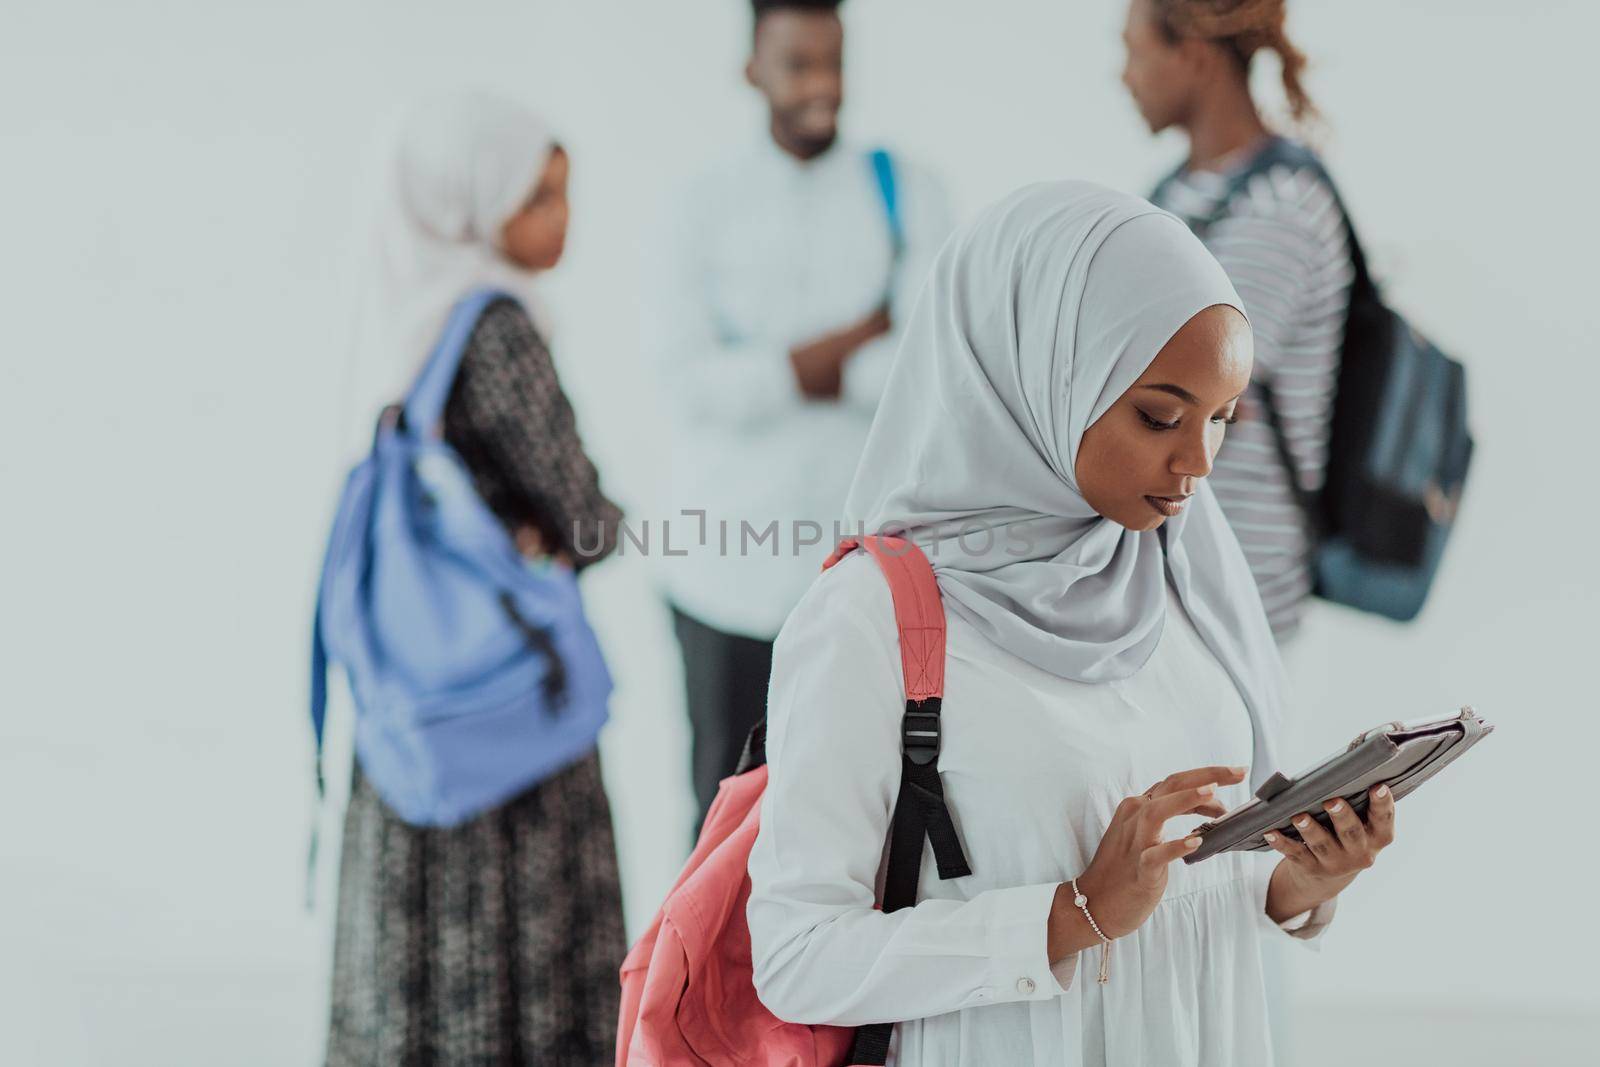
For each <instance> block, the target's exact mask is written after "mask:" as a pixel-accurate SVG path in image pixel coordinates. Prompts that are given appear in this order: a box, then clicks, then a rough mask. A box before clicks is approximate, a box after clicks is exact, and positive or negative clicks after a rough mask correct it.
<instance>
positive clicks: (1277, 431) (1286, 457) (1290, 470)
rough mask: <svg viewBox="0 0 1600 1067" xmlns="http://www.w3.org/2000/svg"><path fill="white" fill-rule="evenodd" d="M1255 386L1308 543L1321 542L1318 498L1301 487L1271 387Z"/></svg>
mask: <svg viewBox="0 0 1600 1067" xmlns="http://www.w3.org/2000/svg"><path fill="white" fill-rule="evenodd" d="M1254 384H1255V386H1256V389H1257V390H1258V391H1259V394H1260V397H1261V408H1262V410H1263V411H1265V412H1266V414H1267V427H1268V429H1270V430H1271V431H1272V443H1273V444H1274V445H1275V446H1277V449H1278V460H1279V462H1281V463H1282V464H1283V473H1284V476H1285V477H1286V478H1288V479H1289V491H1290V492H1291V493H1293V494H1294V502H1295V503H1296V504H1297V505H1299V507H1300V513H1301V514H1302V515H1304V516H1305V519H1306V525H1307V526H1308V527H1309V528H1310V531H1311V540H1312V541H1313V542H1315V541H1317V540H1319V539H1321V537H1322V534H1323V532H1324V531H1323V524H1322V501H1321V498H1320V496H1319V495H1318V494H1316V493H1313V492H1312V491H1311V490H1309V489H1307V488H1306V487H1305V486H1304V485H1302V484H1300V467H1299V465H1298V464H1296V463H1295V459H1294V453H1293V452H1291V451H1289V435H1288V434H1287V433H1286V432H1285V430H1284V426H1283V416H1282V415H1280V414H1279V413H1278V402H1277V399H1276V398H1275V397H1274V396H1273V393H1272V386H1270V385H1268V384H1267V383H1266V382H1256V383H1254Z"/></svg>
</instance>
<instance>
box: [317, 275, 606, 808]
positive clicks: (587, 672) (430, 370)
mask: <svg viewBox="0 0 1600 1067" xmlns="http://www.w3.org/2000/svg"><path fill="white" fill-rule="evenodd" d="M502 299H511V298H510V297H508V296H507V295H506V294H504V293H500V292H494V291H489V290H484V291H479V292H474V293H472V294H470V295H469V296H467V297H466V298H465V299H463V300H462V301H461V302H460V303H459V304H457V305H456V306H455V308H454V309H453V310H452V312H451V314H450V318H449V321H448V323H447V324H446V326H445V329H444V334H443V336H442V337H441V339H440V341H439V343H438V346H437V347H436V348H435V349H434V350H433V353H432V355H430V356H429V358H428V361H427V363H426V365H425V366H424V367H423V369H422V371H421V373H420V374H419V375H418V376H417V380H416V382H415V383H414V384H413V386H412V388H411V393H410V395H409V396H408V397H407V398H406V400H405V402H404V404H403V405H401V406H400V407H398V408H390V409H389V410H388V411H386V412H385V413H384V417H383V418H382V419H380V421H379V425H378V430H377V436H376V439H375V440H374V442H373V446H372V452H371V454H370V455H369V456H368V457H367V458H366V459H365V460H363V461H362V462H361V463H360V464H359V465H358V466H357V467H356V468H355V470H354V471H352V472H351V474H350V476H349V479H348V480H347V481H346V482H345V486H344V492H343V495H342V496H341V498H340V501H339V510H338V514H337V516H336V518H335V519H334V523H333V533H332V535H331V536H330V538H329V543H328V553H327V557H326V559H325V561H324V563H323V569H322V580H321V585H320V588H319V591H318V599H317V612H316V620H315V623H314V626H313V637H312V649H311V723H312V728H313V730H314V732H315V734H316V745H317V787H318V789H319V791H320V790H321V788H322V733H323V722H324V718H325V712H326V706H327V668H328V664H329V663H337V664H339V665H340V666H341V667H343V668H344V670H345V673H346V675H347V676H348V678H349V681H350V690H351V692H352V694H353V695H354V698H355V703H356V734H355V748H356V757H357V759H358V760H359V761H360V764H361V769H362V772H363V773H364V774H365V775H366V776H367V778H368V779H369V780H370V781H371V782H372V784H373V787H374V788H375V789H376V790H377V791H378V794H379V795H380V796H381V797H382V798H383V799H384V801H385V802H386V803H387V804H388V805H389V806H390V807H391V808H393V809H394V811H395V812H396V813H397V814H398V815H399V816H400V817H401V818H402V819H404V820H405V821H406V822H408V823H412V824H414V825H419V826H451V825H455V824H458V823H461V822H464V821H465V820H467V819H470V818H472V817H473V816H474V815H476V814H478V813H480V812H482V811H485V810H487V809H489V808H492V807H494V806H496V805H498V804H500V803H502V802H504V801H506V800H509V799H511V798H512V797H514V796H516V795H517V794H518V793H520V792H522V791H524V790H525V789H527V788H529V787H530V786H532V785H534V784H536V783H538V782H539V781H541V780H542V779H544V778H546V777H548V776H550V775H551V774H553V773H555V772H556V771H558V770H561V769H562V768H564V767H566V766H568V765H570V764H572V763H574V762H575V761H577V760H578V759H580V758H582V757H583V756H584V755H585V754H586V753H588V752H589V751H591V750H592V749H593V747H594V744H595V738H596V736H597V735H598V733H599V731H600V727H601V724H603V723H604V722H605V720H606V704H607V700H608V698H609V697H610V694H611V676H610V674H609V673H608V672H607V670H606V665H605V660H604V659H603V657H602V656H601V653H600V646H599V643H598V642H597V641H596V640H595V635H594V632H593V631H592V630H591V629H590V628H589V624H588V622H587V620H586V619H585V618H584V614H583V604H582V602H581V601H580V599H579V596H578V585H577V579H576V577H575V575H574V574H573V573H572V571H571V570H569V569H568V568H566V567H564V566H560V565H554V564H539V563H534V562H530V561H528V560H527V559H525V558H524V557H523V556H522V555H521V554H520V553H519V552H518V551H517V549H516V546H515V544H514V542H513V539H512V537H511V534H510V533H509V532H508V531H507V530H506V528H505V525H504V524H503V523H502V522H501V521H500V519H499V518H498V517H497V516H496V515H495V514H494V512H492V511H491V510H490V509H489V507H488V506H487V505H486V504H484V502H483V500H482V499H481V498H480V497H479V496H478V493H477V490H476V488H475V487H474V485H473V481H472V476H471V473H470V472H469V471H468V470H467V468H466V466H465V464H463V463H462V461H461V458H460V457H459V456H458V455H457V454H456V453H455V451H454V450H453V449H452V448H451V447H450V446H449V445H447V444H446V443H445V442H444V440H443V438H442V430H441V422H442V419H443V415H444V408H445V402H446V401H447V400H448V399H449V396H450V390H451V386H452V385H453V384H454V382H455V378H456V369H457V367H458V366H459V365H460V362H461V356H462V353H463V351H464V350H465V349H466V347H467V342H468V340H469V339H470V337H471V336H472V331H473V328H474V327H475V326H476V325H477V322H478V319H479V317H480V316H481V315H482V313H483V311H484V309H485V308H487V307H488V306H489V305H490V304H491V303H493V302H494V301H496V300H502Z"/></svg>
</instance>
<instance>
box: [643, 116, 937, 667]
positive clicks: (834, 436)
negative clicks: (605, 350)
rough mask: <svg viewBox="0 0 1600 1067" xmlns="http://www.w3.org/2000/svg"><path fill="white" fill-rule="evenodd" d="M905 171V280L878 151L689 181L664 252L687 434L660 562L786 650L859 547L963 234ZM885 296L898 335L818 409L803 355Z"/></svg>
mask: <svg viewBox="0 0 1600 1067" xmlns="http://www.w3.org/2000/svg"><path fill="white" fill-rule="evenodd" d="M892 158H893V160H894V171H895V179H896V188H897V199H898V203H899V210H900V218H901V222H902V226H903V232H904V238H905V246H904V247H905V251H904V254H903V256H902V258H901V261H900V263H899V266H898V269H895V270H891V266H892V264H893V243H892V240H891V236H890V229H889V224H888V216H887V212H886V209H885V205H884V199H883V195H882V192H881V190H880V187H879V184H878V180H877V177H876V175H875V174H874V171H873V168H872V163H871V159H870V149H867V148H863V147H861V146H857V145H851V144H848V143H840V144H836V145H835V146H834V147H833V148H831V149H829V150H828V151H827V152H826V153H824V154H823V155H821V156H819V157H817V158H815V159H813V160H810V161H808V162H801V161H799V160H797V159H795V158H794V157H792V156H790V155H788V154H787V153H785V152H784V151H782V150H781V149H780V148H778V147H777V146H776V145H775V144H774V143H773V142H772V141H771V140H770V138H766V139H763V141H762V143H760V144H759V145H757V146H755V147H753V148H751V149H747V150H745V151H743V152H741V153H739V154H738V155H736V156H735V157H733V158H731V159H729V160H727V161H725V162H722V163H720V164H718V165H715V166H713V167H711V168H709V169H708V170H706V171H705V172H703V173H702V174H701V175H700V176H698V177H697V178H695V179H694V180H693V181H692V182H691V183H689V185H688V187H687V189H686V190H685V191H684V192H683V193H682V194H681V195H679V196H678V197H676V198H675V199H674V200H673V201H672V204H671V208H670V211H669V216H668V218H667V219H666V220H664V225H663V227H662V229H663V233H662V234H661V235H660V236H659V237H658V239H657V240H656V242H655V243H654V245H653V246H652V247H651V248H650V249H649V250H648V254H647V258H646V270H645V274H644V279H643V280H644V291H645V298H644V304H643V307H642V309H641V312H642V315H641V319H642V327H643V333H644V346H645V350H646V352H647V354H648V355H649V357H650V359H651V362H652V364H653V365H654V367H655V369H656V371H657V373H658V374H659V375H660V376H661V383H662V396H663V403H664V404H665V406H666V407H667V408H668V409H669V426H670V427H671V443H670V475H669V478H668V484H667V485H666V487H665V492H664V493H663V494H662V499H661V503H660V506H659V507H658V508H657V509H656V510H655V511H654V512H653V514H652V517H653V518H655V519H656V522H653V523H652V524H651V525H652V526H654V527H656V529H654V530H652V531H651V536H652V538H653V540H652V542H651V543H650V545H649V552H650V554H651V555H652V556H653V557H654V558H655V561H656V564H657V573H658V574H659V576H660V579H661V582H662V585H663V586H664V588H665V591H666V593H667V596H668V597H669V598H670V599H671V600H672V601H673V603H674V604H676V605H677V606H678V607H679V608H680V609H682V610H683V611H685V612H687V613H688V614H689V615H691V616H693V617H695V618H696V619H698V620H700V621H701V622H704V623H706V624H708V625H710V626H713V627H715V628H717V629H720V630H724V631H726V632H729V633H735V634H740V635H744V636H748V637H756V638H761V639H766V640H770V639H771V638H773V637H774V636H775V635H776V634H777V632H778V629H779V628H780V627H781V626H782V624H783V620H784V619H785V617H786V616H787V615H788V613H789V611H790V609H792V608H793V607H794V605H795V604H796V603H798V602H799V600H800V597H801V595H802V594H803V593H804V592H805V590H806V588H807V587H808V586H809V585H810V583H811V580H812V578H814V577H815V576H816V574H817V571H818V570H819V568H820V567H821V565H822V561H823V560H824V559H825V558H826V557H827V555H828V553H829V551H831V549H832V546H833V541H834V537H835V534H836V533H848V532H851V531H849V530H846V529H844V528H843V527H842V525H841V524H842V511H843V505H844V500H845V496H846V493H847V492H848V490H849V487H850V481H851V478H852V476H853V475H854V473H855V468H856V461H857V459H858V458H859V456H860V453H861V449H862V446H863V444H864V443H865V440H866V435H867V429H868V427H869V426H870V425H871V423H872V417H873V413H874V411H875V410H876V408H877V403H878V398H879V396H880V395H881V394H882V392H883V386H884V382H885V380H886V379H887V377H888V373H889V367H890V364H891V362H892V361H893V359H894V358H895V356H896V351H897V349H898V346H899V339H900V329H899V327H901V326H902V325H903V324H904V323H905V322H906V321H907V320H908V318H909V317H910V314H911V307H912V303H913V302H914V301H915V299H916V297H917V295H918V294H919V293H920V291H921V289H922V282H923V279H924V278H925V277H926V275H927V273H928V269H929V267H930V266H931V264H932V260H933V257H934V255H935V254H936V253H937V251H938V249H939V247H940V246H941V245H942V244H943V242H944V239H945V237H946V236H947V235H948V232H949V229H950V216H949V209H948V204H947V201H946V199H945V195H944V191H943V189H942V188H941V187H940V186H939V184H938V183H937V182H936V181H935V180H934V179H933V178H932V177H931V175H929V174H928V173H926V172H925V171H922V170H921V169H920V168H918V167H916V166H915V165H914V164H911V163H908V162H907V161H906V160H905V159H904V158H902V157H900V156H898V155H894V156H893V157H892ZM891 276H892V282H891ZM886 295H887V296H888V298H889V302H890V318H891V320H892V322H893V324H894V326H895V329H894V330H893V331H892V332H890V333H889V334H886V335H884V336H882V337H879V338H877V339H875V340H873V341H871V342H869V343H868V344H866V345H865V346H863V347H862V348H860V349H859V350H857V352H856V353H855V355H853V356H852V357H851V358H850V359H849V361H848V362H847V363H846V364H845V369H844V381H843V389H842V392H841V395H840V397H839V398H838V399H837V400H811V399H808V398H806V397H805V396H804V395H803V394H802V393H801V392H800V387H799V385H798V383H797V382H796V380H795V375H794V369H793V366H792V365H791V363H790V360H789V351H790V349H792V348H794V347H796V346H797V345H801V344H805V343H807V342H810V341H813V340H816V339H817V338H819V337H820V336H821V335H823V334H825V333H828V332H831V331H834V330H838V329H842V328H844V327H846V326H849V325H851V324H853V323H855V322H857V321H859V320H860V319H862V318H864V317H865V316H867V315H869V314H871V312H872V311H873V309H874V308H876V307H877V306H878V305H879V304H880V303H882V302H883V300H884V298H885V296H886ZM906 358H915V354H914V353H908V354H907V356H906ZM686 513H687V514H686ZM701 513H704V514H703V517H702V515H701ZM662 519H666V520H670V522H671V537H670V543H669V544H663V543H662V540H661V533H662V531H661V529H660V522H661V520H662ZM807 542H810V543H807ZM668 549H670V551H672V552H673V553H674V555H671V556H668V555H666V554H665V553H666V551H667V550H668ZM679 552H682V553H684V554H682V555H678V554H676V553H679Z"/></svg>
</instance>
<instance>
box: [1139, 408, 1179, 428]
mask: <svg viewBox="0 0 1600 1067" xmlns="http://www.w3.org/2000/svg"><path fill="white" fill-rule="evenodd" d="M1133 410H1135V411H1137V412H1138V413H1139V418H1141V419H1143V420H1144V424H1145V425H1146V426H1148V427H1150V428H1151V429H1152V430H1175V429H1177V428H1178V420H1177V419H1173V420H1172V421H1171V422H1162V421H1161V420H1160V419H1155V418H1151V417H1150V416H1149V415H1148V414H1146V413H1145V410H1144V409H1143V408H1134V409H1133Z"/></svg>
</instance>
